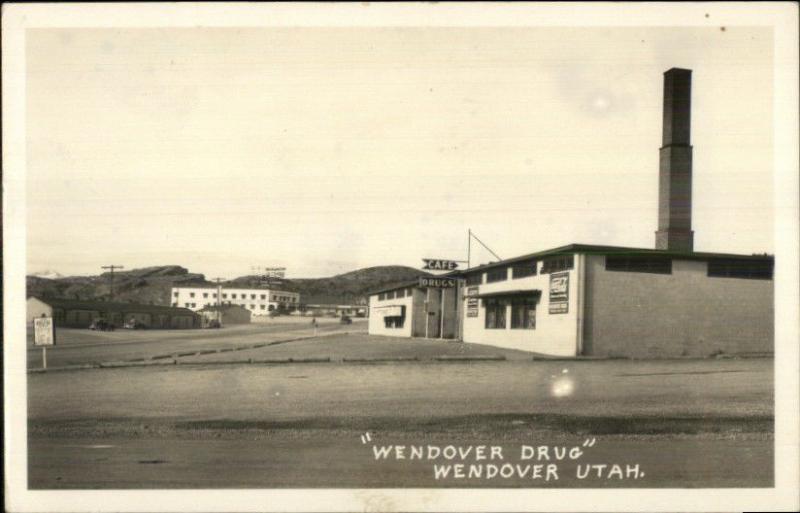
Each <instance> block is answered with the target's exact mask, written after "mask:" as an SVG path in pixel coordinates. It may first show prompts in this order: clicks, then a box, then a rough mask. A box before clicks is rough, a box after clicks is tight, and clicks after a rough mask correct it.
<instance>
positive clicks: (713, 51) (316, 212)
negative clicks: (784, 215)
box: [27, 27, 773, 278]
mask: <svg viewBox="0 0 800 513" xmlns="http://www.w3.org/2000/svg"><path fill="white" fill-rule="evenodd" d="M27 35H28V50H27V70H28V73H27V101H28V110H27V131H28V148H27V176H28V185H27V187H28V188H27V237H28V244H27V251H28V256H27V258H28V271H29V272H36V271H40V270H43V269H54V270H56V271H58V272H60V273H62V274H95V273H99V272H100V271H101V270H100V266H101V265H106V264H121V265H124V266H126V268H134V267H142V266H150V265H166V264H177V265H182V266H184V267H187V268H189V270H190V271H193V272H201V273H205V274H206V275H207V276H208V277H212V276H222V277H226V278H232V277H235V276H240V275H244V274H249V273H250V270H251V267H252V266H285V267H287V268H288V272H287V276H289V277H315V276H327V275H332V274H336V273H340V272H346V271H350V270H354V269H358V268H361V267H367V266H373V265H387V264H401V265H409V266H414V267H420V266H421V264H422V262H421V260H420V259H421V258H423V257H437V258H453V259H464V258H465V257H466V250H467V229H468V228H472V229H473V231H474V232H475V233H476V234H477V235H478V236H479V237H480V238H481V239H482V240H483V241H484V242H486V243H487V244H488V245H489V246H490V247H491V248H492V249H493V250H494V251H495V252H497V253H498V254H499V255H500V256H501V257H503V258H509V257H513V256H517V255H520V254H524V253H529V252H533V251H539V250H543V249H548V248H551V247H554V246H558V245H562V244H568V243H571V242H582V243H597V244H611V245H622V246H637V247H653V245H654V231H655V230H656V228H657V226H656V225H657V193H658V190H657V187H658V184H657V178H658V148H659V146H660V143H661V109H662V95H663V89H662V87H663V85H662V81H663V76H662V74H663V72H664V71H666V70H667V69H669V68H670V67H682V68H689V69H692V70H693V112H692V116H693V119H692V132H693V133H692V143H693V145H694V211H693V214H694V217H693V228H694V230H695V249H696V250H698V251H725V252H741V253H747V254H749V253H753V252H770V253H771V252H773V221H772V217H773V211H772V206H773V200H772V192H773V190H772V189H773V186H772V171H773V170H772V152H773V147H772V140H773V139H772V110H771V109H772V69H773V68H772V50H771V48H772V40H771V32H770V31H769V29H759V28H756V29H748V28H743V27H728V28H727V29H725V30H722V29H721V28H720V27H717V28H713V29H712V28H686V29H683V28H658V29H656V28H646V29H628V28H622V29H612V28H572V29H556V28H502V29H497V28H424V29H412V28H397V29H394V28H345V29H329V28H302V29H274V28H257V29H231V28H221V29H205V28H203V29H175V28H168V29H125V30H116V29H34V30H28V32H27ZM473 256H474V259H473V264H475V263H481V262H487V261H489V259H490V255H489V254H488V253H486V252H481V251H479V250H478V249H477V248H476V247H475V246H473Z"/></svg>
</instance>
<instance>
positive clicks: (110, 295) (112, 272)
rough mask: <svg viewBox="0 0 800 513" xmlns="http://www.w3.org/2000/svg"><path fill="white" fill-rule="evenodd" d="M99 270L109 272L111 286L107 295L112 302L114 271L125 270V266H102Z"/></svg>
mask: <svg viewBox="0 0 800 513" xmlns="http://www.w3.org/2000/svg"><path fill="white" fill-rule="evenodd" d="M100 268H101V269H108V270H109V271H111V277H110V281H111V285H110V286H109V294H108V295H109V297H110V298H111V300H112V301H113V300H114V269H125V266H124V265H103V266H100Z"/></svg>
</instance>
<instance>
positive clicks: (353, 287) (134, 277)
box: [27, 265, 429, 305]
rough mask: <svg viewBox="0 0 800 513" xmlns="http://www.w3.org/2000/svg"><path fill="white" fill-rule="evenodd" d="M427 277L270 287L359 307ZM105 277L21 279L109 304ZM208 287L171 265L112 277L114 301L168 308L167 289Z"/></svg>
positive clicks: (49, 293) (60, 294)
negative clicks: (373, 295) (376, 293)
mask: <svg viewBox="0 0 800 513" xmlns="http://www.w3.org/2000/svg"><path fill="white" fill-rule="evenodd" d="M428 275H429V273H426V272H424V271H420V270H418V269H414V268H411V267H405V266H398V265H390V266H377V267H368V268H366V269H359V270H357V271H351V272H348V273H344V274H339V275H336V276H332V277H330V278H301V279H294V280H290V279H283V280H272V287H273V288H279V289H281V290H287V291H291V292H298V293H299V294H300V297H301V301H302V302H303V303H311V304H314V303H351V304H352V303H359V302H361V301H364V300H365V299H366V295H367V294H368V293H369V292H370V291H371V290H374V289H376V288H381V287H385V286H391V285H393V284H396V283H402V282H406V281H410V280H414V279H416V278H417V277H419V276H428ZM110 278H111V277H110V274H109V273H103V274H100V275H97V276H67V277H63V278H56V279H49V278H42V277H38V276H28V277H27V289H28V290H27V294H28V296H39V297H56V298H66V299H91V300H110V299H111V280H110ZM193 285H195V286H197V285H213V283H212V282H210V281H208V280H206V279H205V276H204V275H202V274H197V273H190V272H189V271H188V269H186V268H184V267H180V266H177V265H167V266H155V267H145V268H141V269H132V270H128V271H117V272H115V273H114V299H115V300H116V301H130V302H133V303H144V304H154V305H169V304H170V289H171V288H172V287H173V286H193ZM222 285H223V286H228V287H231V286H238V287H253V286H256V287H257V286H266V285H265V284H264V283H263V282H262V281H261V280H260V278H259V277H258V276H241V277H239V278H236V279H233V280H230V281H228V282H225V283H223V284H222Z"/></svg>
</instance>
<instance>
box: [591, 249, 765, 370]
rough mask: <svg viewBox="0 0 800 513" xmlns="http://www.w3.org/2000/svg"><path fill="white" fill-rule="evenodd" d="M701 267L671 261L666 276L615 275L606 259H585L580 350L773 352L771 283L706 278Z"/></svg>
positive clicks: (614, 353) (668, 354)
mask: <svg viewBox="0 0 800 513" xmlns="http://www.w3.org/2000/svg"><path fill="white" fill-rule="evenodd" d="M707 265H708V264H707V263H706V262H702V261H689V260H673V263H672V274H650V273H634V272H615V271H606V270H605V256H602V255H599V256H596V255H590V256H587V257H586V282H585V287H586V289H585V301H586V306H585V310H584V340H583V353H584V354H585V355H592V356H628V357H634V358H652V357H656V358H664V357H677V356H700V357H706V356H710V355H712V354H715V353H718V352H720V351H721V352H723V353H726V354H738V353H750V352H772V351H773V349H774V318H773V310H774V306H773V281H772V280H756V279H742V278H713V277H708V276H707V275H706V272H707Z"/></svg>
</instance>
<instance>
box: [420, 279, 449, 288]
mask: <svg viewBox="0 0 800 513" xmlns="http://www.w3.org/2000/svg"><path fill="white" fill-rule="evenodd" d="M419 286H420V287H422V288H432V289H452V288H455V286H456V280H454V279H452V278H425V277H422V276H420V278H419Z"/></svg>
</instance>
